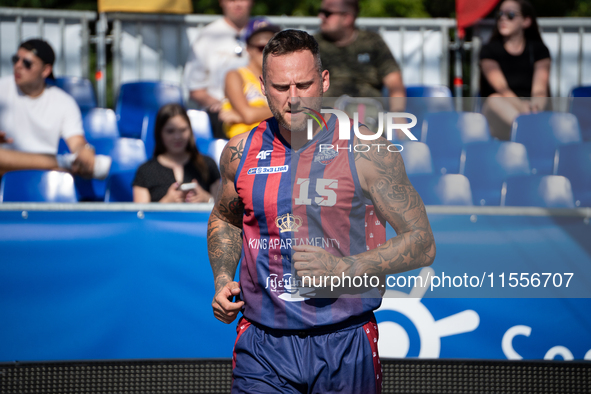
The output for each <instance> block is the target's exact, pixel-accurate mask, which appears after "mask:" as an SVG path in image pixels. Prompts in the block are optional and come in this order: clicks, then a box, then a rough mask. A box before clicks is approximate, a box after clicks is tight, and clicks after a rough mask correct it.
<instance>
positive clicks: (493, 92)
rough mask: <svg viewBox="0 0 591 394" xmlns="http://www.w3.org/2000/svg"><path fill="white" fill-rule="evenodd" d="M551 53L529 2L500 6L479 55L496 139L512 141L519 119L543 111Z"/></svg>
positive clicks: (482, 92)
mask: <svg viewBox="0 0 591 394" xmlns="http://www.w3.org/2000/svg"><path fill="white" fill-rule="evenodd" d="M550 63H551V60H550V51H548V48H547V47H546V45H544V42H543V41H542V36H541V35H540V30H539V28H538V22H537V20H536V14H535V11H534V9H533V7H532V5H531V4H530V3H529V2H528V1H527V0H505V1H503V2H502V3H501V5H500V7H499V11H498V14H497V23H496V25H495V28H494V31H493V34H492V36H491V39H490V41H489V42H488V43H487V44H486V45H484V46H483V47H482V49H481V51H480V68H481V78H480V95H481V97H488V99H487V100H486V102H485V104H484V107H483V112H484V114H485V115H486V116H487V118H488V119H489V123H490V126H491V133H492V134H493V136H495V137H497V138H499V139H503V140H508V139H509V138H510V132H511V124H512V122H513V120H514V119H515V118H516V117H517V116H518V115H520V114H527V113H531V112H539V111H543V110H544V108H546V105H547V97H548V96H549V95H550V91H549V84H548V81H549V78H550Z"/></svg>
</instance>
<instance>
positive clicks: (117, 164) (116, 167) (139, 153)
mask: <svg viewBox="0 0 591 394" xmlns="http://www.w3.org/2000/svg"><path fill="white" fill-rule="evenodd" d="M111 158H112V159H113V163H112V164H111V174H112V173H116V172H122V171H128V170H133V171H135V170H136V169H137V168H138V167H139V166H140V164H142V163H144V162H146V160H147V157H146V150H145V148H144V143H143V142H142V140H138V139H135V138H119V139H118V140H117V142H115V146H114V147H113V150H112V151H111Z"/></svg>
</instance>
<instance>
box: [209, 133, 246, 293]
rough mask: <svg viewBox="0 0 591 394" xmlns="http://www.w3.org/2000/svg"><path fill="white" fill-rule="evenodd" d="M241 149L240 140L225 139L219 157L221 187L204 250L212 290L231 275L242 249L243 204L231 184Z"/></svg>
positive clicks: (242, 147) (233, 273) (217, 288)
mask: <svg viewBox="0 0 591 394" xmlns="http://www.w3.org/2000/svg"><path fill="white" fill-rule="evenodd" d="M243 149H244V140H243V139H239V140H238V141H235V140H234V139H233V140H231V141H230V142H228V144H227V146H226V148H224V151H223V152H222V156H221V158H220V173H221V178H222V179H221V187H220V191H219V195H218V199H217V203H216V205H215V206H214V208H213V210H212V212H211V215H210V217H209V223H208V226H207V251H208V254H209V262H210V264H211V269H212V271H213V277H214V280H215V291H216V293H218V291H219V290H220V289H222V288H223V287H224V285H225V284H226V283H228V282H231V281H232V280H233V279H234V275H235V274H236V267H237V266H238V261H239V260H240V255H241V252H242V215H243V212H244V205H243V204H242V201H241V200H240V197H239V196H238V194H237V193H236V190H235V187H234V175H235V173H236V168H237V166H238V162H239V161H240V160H239V159H240V157H242V152H243Z"/></svg>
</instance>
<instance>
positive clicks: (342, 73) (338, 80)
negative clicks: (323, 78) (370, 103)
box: [314, 30, 400, 97]
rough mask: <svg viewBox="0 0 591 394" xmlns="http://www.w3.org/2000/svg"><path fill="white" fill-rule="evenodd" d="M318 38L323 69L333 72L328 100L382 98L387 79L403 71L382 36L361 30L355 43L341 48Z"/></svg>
mask: <svg viewBox="0 0 591 394" xmlns="http://www.w3.org/2000/svg"><path fill="white" fill-rule="evenodd" d="M314 38H316V41H318V45H319V46H320V59H321V60H322V66H323V67H324V68H325V69H326V70H328V71H329V73H330V88H329V89H328V91H327V92H326V93H325V94H324V97H339V96H342V95H343V94H347V95H349V96H351V97H382V88H383V86H384V83H383V80H384V77H385V76H386V75H388V74H390V73H391V72H395V71H400V67H399V66H398V63H397V62H396V60H395V59H394V56H392V53H391V52H390V49H388V46H387V45H386V43H385V42H384V40H383V39H382V37H381V36H380V35H379V34H377V33H374V32H371V31H365V30H357V38H356V39H355V41H353V42H352V43H351V44H349V45H347V46H344V47H338V46H336V45H335V44H334V43H333V42H331V41H328V40H327V39H325V38H324V37H323V36H322V34H321V33H317V34H316V35H315V36H314Z"/></svg>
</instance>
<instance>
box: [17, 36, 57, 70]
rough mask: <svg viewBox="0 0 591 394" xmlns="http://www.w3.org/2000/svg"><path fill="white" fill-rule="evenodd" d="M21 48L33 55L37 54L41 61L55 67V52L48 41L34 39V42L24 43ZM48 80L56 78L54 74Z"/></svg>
mask: <svg viewBox="0 0 591 394" xmlns="http://www.w3.org/2000/svg"><path fill="white" fill-rule="evenodd" d="M19 48H23V49H26V50H27V51H31V52H33V54H35V56H37V57H38V58H39V59H41V61H42V62H43V63H45V64H51V65H52V66H53V63H54V62H55V52H53V49H52V48H51V45H49V44H48V43H47V41H44V40H41V39H39V38H34V39H32V40H27V41H25V42H23V43H22V44H21V45H20V46H19ZM48 78H54V76H53V72H52V73H51V74H50V75H49V77H48Z"/></svg>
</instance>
